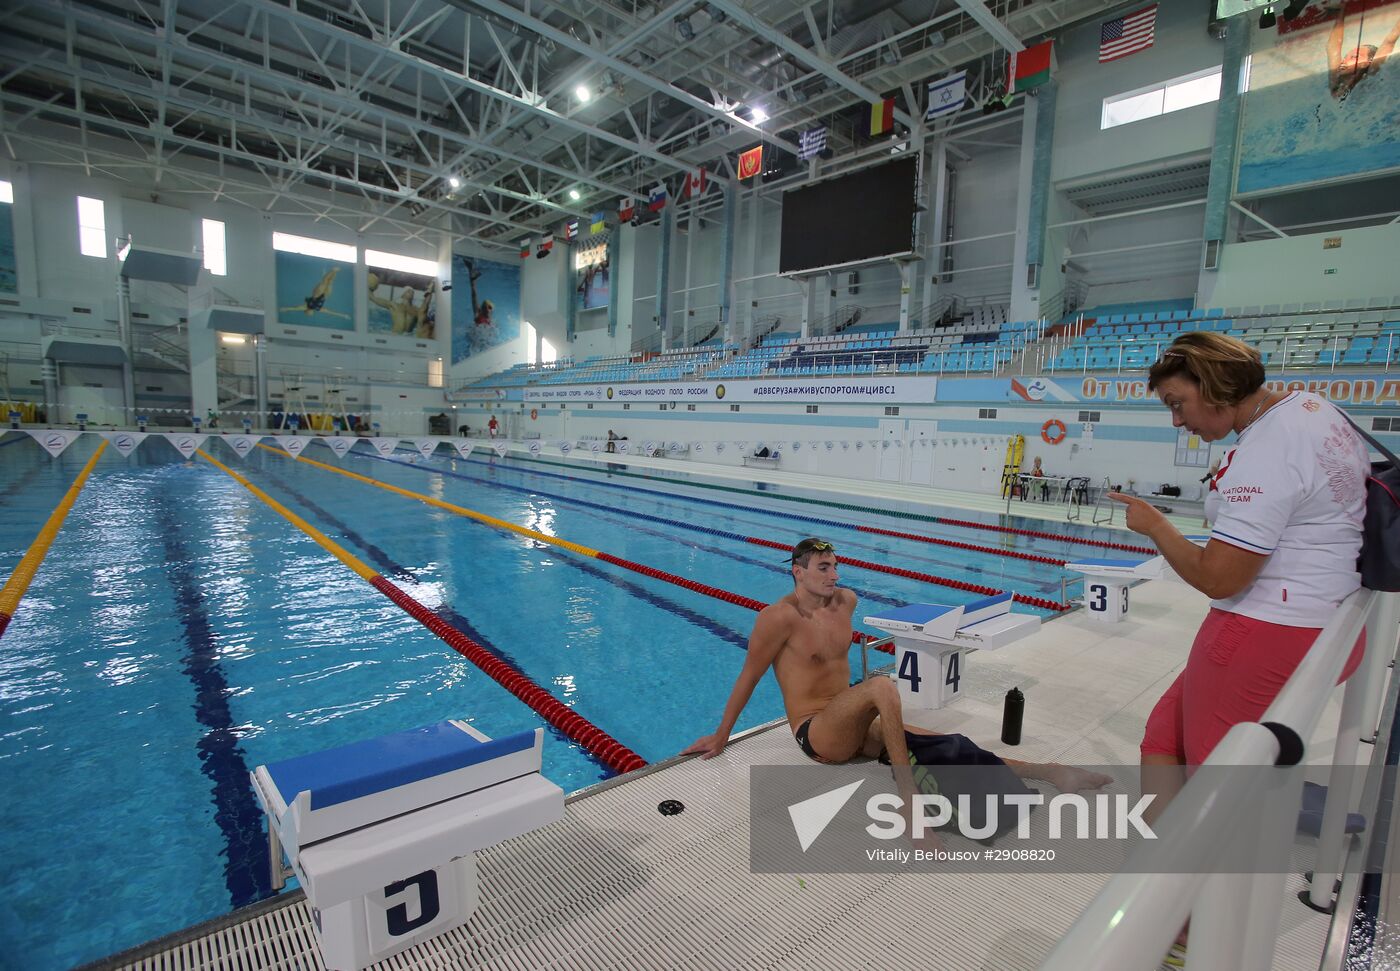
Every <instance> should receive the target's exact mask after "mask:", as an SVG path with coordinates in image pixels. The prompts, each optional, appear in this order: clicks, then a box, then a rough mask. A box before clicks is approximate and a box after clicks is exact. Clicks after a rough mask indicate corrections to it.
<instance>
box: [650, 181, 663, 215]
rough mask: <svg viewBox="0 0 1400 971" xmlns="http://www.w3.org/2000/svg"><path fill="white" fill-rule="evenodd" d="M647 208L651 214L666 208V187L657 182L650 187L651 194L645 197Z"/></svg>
mask: <svg viewBox="0 0 1400 971" xmlns="http://www.w3.org/2000/svg"><path fill="white" fill-rule="evenodd" d="M647 208H648V209H650V210H651V211H652V212H660V211H661V210H662V209H665V208H666V186H665V185H664V184H663V183H661V182H658V183H656V185H654V186H652V188H651V194H650V195H648V196H647Z"/></svg>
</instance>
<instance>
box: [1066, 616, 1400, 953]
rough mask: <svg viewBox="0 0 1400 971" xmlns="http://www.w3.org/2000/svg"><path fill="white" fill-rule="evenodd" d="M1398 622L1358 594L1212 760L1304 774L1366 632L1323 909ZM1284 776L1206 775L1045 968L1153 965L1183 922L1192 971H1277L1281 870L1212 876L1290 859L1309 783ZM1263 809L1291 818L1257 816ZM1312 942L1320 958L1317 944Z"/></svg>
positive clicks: (1165, 816)
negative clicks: (1227, 865) (1231, 864)
mask: <svg viewBox="0 0 1400 971" xmlns="http://www.w3.org/2000/svg"><path fill="white" fill-rule="evenodd" d="M1397 619H1400V594H1393V593H1392V594H1383V593H1374V592H1372V591H1370V590H1364V589H1363V590H1358V591H1357V592H1355V593H1353V594H1352V595H1351V596H1350V597H1348V598H1347V599H1346V600H1344V601H1343V602H1342V604H1341V606H1340V607H1338V608H1337V611H1336V612H1335V613H1334V614H1333V616H1332V619H1331V620H1330V621H1328V623H1327V626H1326V627H1325V628H1323V631H1322V633H1321V634H1320V635H1318V638H1317V641H1316V642H1315V643H1314V644H1313V647H1312V649H1311V650H1310V651H1309V652H1308V654H1307V655H1306V656H1305V657H1304V658H1303V661H1302V663H1301V664H1299V665H1298V668H1297V670H1296V671H1294V672H1293V676H1292V677H1291V678H1289V679H1288V683H1287V684H1285V685H1284V687H1283V690H1281V691H1280V692H1279V694H1278V697H1277V698H1275V700H1274V703H1273V704H1272V705H1270V706H1269V708H1268V710H1267V711H1266V712H1265V713H1264V715H1263V717H1262V718H1261V719H1260V720H1259V721H1258V722H1244V723H1241V724H1238V725H1235V726H1234V727H1233V728H1231V729H1230V731H1229V732H1228V733H1227V734H1226V735H1225V737H1224V739H1222V740H1221V742H1220V744H1219V745H1217V746H1216V748H1215V750H1214V751H1213V752H1212V753H1211V755H1210V758H1208V759H1207V760H1206V762H1205V765H1206V766H1272V765H1291V764H1297V763H1298V761H1299V760H1300V759H1301V758H1302V752H1303V747H1304V746H1306V744H1307V743H1308V740H1310V739H1311V738H1313V736H1314V733H1315V732H1316V730H1317V728H1318V724H1319V722H1320V721H1321V720H1322V714H1323V711H1324V709H1325V708H1326V705H1327V701H1328V698H1329V697H1330V695H1331V693H1332V688H1333V686H1334V685H1335V684H1336V683H1337V679H1338V678H1339V677H1340V676H1341V672H1342V670H1343V668H1344V667H1345V666H1346V663H1347V660H1348V658H1349V656H1350V655H1351V651H1352V647H1353V645H1354V644H1355V642H1356V638H1357V636H1358V635H1359V634H1360V632H1361V629H1362V627H1363V625H1364V626H1365V628H1366V629H1367V631H1368V633H1369V635H1370V636H1369V637H1368V643H1367V645H1366V657H1365V660H1364V662H1363V664H1362V666H1361V668H1360V669H1359V670H1358V671H1357V672H1356V674H1354V675H1353V676H1352V677H1351V679H1350V680H1348V681H1347V685H1346V689H1345V693H1344V695H1343V700H1342V711H1341V717H1340V720H1339V724H1338V727H1337V732H1336V739H1337V741H1336V745H1335V747H1334V751H1333V759H1332V774H1331V779H1330V780H1329V781H1330V785H1329V788H1328V793H1327V803H1326V809H1325V810H1324V813H1323V820H1322V835H1321V837H1320V839H1319V841H1318V852H1317V862H1316V865H1315V866H1314V877H1313V881H1312V890H1311V891H1310V898H1311V900H1312V901H1313V902H1314V903H1317V904H1321V905H1324V906H1325V905H1326V904H1328V903H1330V901H1331V898H1332V886H1333V881H1334V880H1335V879H1336V876H1337V874H1338V873H1339V872H1340V870H1341V868H1342V850H1343V836H1344V833H1343V828H1344V826H1345V823H1346V815H1347V810H1348V808H1349V805H1350V802H1351V791H1350V789H1351V781H1352V776H1353V775H1354V774H1355V762H1356V751H1357V746H1358V742H1359V741H1360V739H1361V738H1362V736H1363V734H1364V735H1366V736H1370V735H1371V734H1372V733H1373V732H1374V730H1375V727H1376V726H1375V720H1376V715H1377V714H1378V712H1379V708H1380V703H1379V702H1380V692H1381V690H1382V687H1383V685H1384V684H1385V671H1386V665H1387V664H1388V663H1389V662H1390V660H1391V658H1393V657H1394V655H1395V646H1396V645H1395V639H1396V632H1397V631H1396V627H1397ZM1266 726H1268V727H1266ZM1290 750H1292V752H1291V753H1290ZM1382 761H1383V760H1382ZM1284 777H1286V778H1287V779H1288V780H1289V781H1288V782H1285V783H1282V784H1281V785H1280V787H1279V789H1278V790H1277V791H1271V792H1268V793H1261V792H1260V791H1259V785H1258V782H1259V776H1258V775H1256V774H1254V773H1244V772H1238V773H1214V774H1210V773H1198V774H1197V775H1196V776H1195V777H1194V778H1193V779H1192V781H1191V782H1189V783H1187V785H1186V786H1185V788H1183V789H1182V790H1181V792H1180V793H1178V794H1177V796H1176V797H1175V798H1174V799H1173V800H1172V802H1171V804H1170V805H1169V806H1168V807H1167V808H1166V810H1165V811H1164V812H1163V813H1162V815H1161V816H1160V817H1159V818H1158V820H1157V822H1156V823H1155V824H1154V825H1153V830H1154V832H1155V833H1156V835H1157V838H1156V839H1155V840H1151V841H1145V842H1143V843H1142V844H1141V845H1139V846H1138V848H1137V849H1136V850H1134V851H1133V852H1132V853H1131V854H1130V856H1129V857H1128V860H1127V862H1126V863H1125V864H1124V865H1123V867H1122V870H1121V871H1120V872H1119V873H1118V874H1117V875H1115V876H1113V877H1112V878H1111V879H1110V880H1109V881H1108V883H1107V884H1105V885H1104V888H1103V889H1102V890H1101V891H1099V894H1098V896H1096V897H1095V898H1094V900H1093V901H1092V902H1091V903H1090V904H1089V906H1088V907H1087V908H1085V910H1084V912H1083V913H1082V914H1081V915H1080V917H1079V919H1078V920H1077V921H1075V923H1074V925H1073V926H1071V927H1070V929H1069V931H1068V932H1067V933H1066V934H1065V936H1064V937H1063V938H1061V939H1060V942H1059V944H1057V945H1056V946H1055V948H1054V950H1052V951H1051V952H1050V954H1049V956H1048V957H1046V959H1045V961H1044V962H1043V963H1042V964H1041V966H1040V967H1041V971H1071V969H1072V971H1132V969H1142V971H1147V969H1150V968H1156V967H1157V966H1158V965H1159V963H1160V962H1161V959H1162V955H1163V954H1165V953H1166V951H1167V949H1168V947H1170V946H1171V944H1172V942H1173V941H1174V940H1175V939H1176V936H1177V933H1178V931H1180V929H1181V927H1182V926H1183V925H1184V924H1185V923H1186V920H1187V918H1188V917H1189V918H1190V921H1191V939H1190V943H1189V950H1188V958H1187V969H1188V971H1264V969H1266V968H1270V967H1272V965H1273V956H1274V946H1275V942H1276V938H1277V930H1278V926H1279V919H1280V916H1281V912H1282V908H1283V906H1284V904H1285V896H1284V889H1285V879H1286V878H1287V876H1288V875H1287V874H1286V873H1283V872H1267V871H1269V870H1274V871H1278V870H1279V869H1280V868H1279V867H1278V866H1277V865H1276V864H1274V865H1260V866H1258V867H1256V872H1254V873H1243V874H1242V873H1215V872H1212V871H1213V869H1214V864H1215V862H1216V860H1217V859H1218V858H1219V857H1220V856H1221V854H1222V853H1223V852H1224V850H1225V849H1226V848H1227V847H1228V848H1231V849H1232V850H1234V851H1238V850H1239V849H1240V847H1242V846H1243V847H1245V848H1246V852H1247V853H1249V854H1250V855H1251V856H1252V857H1253V858H1254V859H1256V860H1258V861H1260V862H1261V864H1263V863H1264V861H1276V860H1277V859H1279V858H1280V856H1283V857H1284V858H1286V852H1287V850H1288V849H1289V848H1291V847H1292V846H1293V843H1294V840H1295V832H1294V830H1295V827H1296V808H1295V807H1298V806H1299V805H1300V804H1301V801H1302V776H1301V774H1299V773H1286V774H1285V773H1281V774H1280V778H1281V779H1282V778H1284ZM1264 799H1267V800H1268V802H1269V803H1270V804H1272V805H1274V806H1278V807H1282V808H1283V810H1284V811H1283V812H1277V813H1271V814H1263V815H1261V813H1260V811H1259V810H1260V806H1261V800H1264ZM1265 819H1267V820H1269V822H1267V823H1266V822H1263V820H1265ZM1372 835H1375V834H1372ZM1318 944H1319V950H1320V949H1321V945H1322V941H1321V940H1319V942H1318Z"/></svg>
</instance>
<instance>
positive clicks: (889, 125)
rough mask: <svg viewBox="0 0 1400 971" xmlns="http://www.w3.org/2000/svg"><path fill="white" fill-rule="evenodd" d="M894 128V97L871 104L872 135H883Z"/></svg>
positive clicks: (872, 136)
mask: <svg viewBox="0 0 1400 971" xmlns="http://www.w3.org/2000/svg"><path fill="white" fill-rule="evenodd" d="M893 128H894V99H893V98H886V99H885V100H883V101H876V102H875V103H874V104H872V105H871V106H870V137H871V138H874V137H875V136H876V135H883V134H885V132H887V131H891V130H892V129H893Z"/></svg>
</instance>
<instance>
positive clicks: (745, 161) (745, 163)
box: [739, 145, 763, 179]
mask: <svg viewBox="0 0 1400 971" xmlns="http://www.w3.org/2000/svg"><path fill="white" fill-rule="evenodd" d="M762 171H763V146H762V145H755V146H754V147H753V148H751V149H749V150H748V151H747V152H740V153H739V178H740V179H751V178H753V177H754V176H755V175H757V174H758V173H759V172H762Z"/></svg>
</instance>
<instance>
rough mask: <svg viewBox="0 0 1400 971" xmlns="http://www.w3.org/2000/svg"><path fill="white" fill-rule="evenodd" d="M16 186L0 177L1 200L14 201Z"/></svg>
mask: <svg viewBox="0 0 1400 971" xmlns="http://www.w3.org/2000/svg"><path fill="white" fill-rule="evenodd" d="M14 201H15V187H14V186H13V185H11V184H10V183H8V182H6V181H5V180H4V179H0V202H14Z"/></svg>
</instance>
